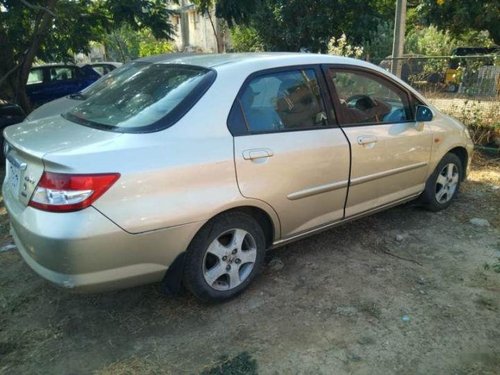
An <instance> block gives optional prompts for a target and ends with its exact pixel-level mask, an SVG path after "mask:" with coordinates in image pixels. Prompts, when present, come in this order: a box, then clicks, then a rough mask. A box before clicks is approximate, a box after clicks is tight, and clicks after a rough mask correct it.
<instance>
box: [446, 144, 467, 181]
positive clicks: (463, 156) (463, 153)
mask: <svg viewBox="0 0 500 375" xmlns="http://www.w3.org/2000/svg"><path fill="white" fill-rule="evenodd" d="M447 154H454V155H456V156H457V157H458V158H459V159H460V161H461V162H462V168H463V170H462V181H463V180H464V179H465V175H466V171H467V168H468V164H469V153H468V152H467V149H466V148H465V147H463V146H457V147H454V148H452V149H450V150H449V151H448V152H447ZM445 155H446V154H445ZM443 157H444V156H443Z"/></svg>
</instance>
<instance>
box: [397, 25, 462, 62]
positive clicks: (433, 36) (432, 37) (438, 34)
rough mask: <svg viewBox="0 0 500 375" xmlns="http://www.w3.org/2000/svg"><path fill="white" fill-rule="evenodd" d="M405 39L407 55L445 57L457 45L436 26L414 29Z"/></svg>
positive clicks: (446, 33) (445, 32)
mask: <svg viewBox="0 0 500 375" xmlns="http://www.w3.org/2000/svg"><path fill="white" fill-rule="evenodd" d="M405 39H406V40H405V50H406V52H407V53H411V54H421V55H426V56H447V55H449V54H450V53H451V51H452V49H453V48H456V47H457V45H458V41H457V39H456V38H455V37H453V36H452V35H451V34H450V33H449V32H448V31H441V30H439V29H438V28H437V27H436V26H430V27H419V28H415V29H414V30H412V31H411V32H409V33H408V34H407V35H406V38H405Z"/></svg>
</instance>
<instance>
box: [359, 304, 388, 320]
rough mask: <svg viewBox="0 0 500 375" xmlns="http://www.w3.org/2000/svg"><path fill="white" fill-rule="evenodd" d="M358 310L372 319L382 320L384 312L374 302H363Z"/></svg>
mask: <svg viewBox="0 0 500 375" xmlns="http://www.w3.org/2000/svg"><path fill="white" fill-rule="evenodd" d="M358 310H359V311H361V312H363V313H365V314H366V315H368V316H371V317H372V318H376V319H380V318H381V317H382V310H381V309H380V307H378V306H377V304H375V303H374V302H362V303H360V304H359V306H358Z"/></svg>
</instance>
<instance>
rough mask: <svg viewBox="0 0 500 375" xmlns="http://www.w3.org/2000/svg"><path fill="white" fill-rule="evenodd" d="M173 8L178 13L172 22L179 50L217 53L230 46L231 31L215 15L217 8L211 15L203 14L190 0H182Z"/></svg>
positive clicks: (175, 41)
mask: <svg viewBox="0 0 500 375" xmlns="http://www.w3.org/2000/svg"><path fill="white" fill-rule="evenodd" d="M172 9H173V10H175V11H176V13H177V14H175V15H173V16H172V24H173V25H174V30H175V36H174V37H173V38H174V43H175V45H176V47H177V49H178V50H179V51H182V52H205V53H215V52H225V51H226V50H227V49H228V48H229V46H230V40H229V32H228V31H227V27H225V24H224V22H223V21H222V20H220V19H217V18H216V17H215V9H213V10H212V11H211V12H210V14H209V15H207V14H205V15H201V14H200V13H199V12H198V11H197V9H196V5H194V4H193V3H191V2H190V1H189V0H180V1H179V4H178V5H175V6H173V7H172ZM216 35H217V37H216ZM217 43H219V48H217Z"/></svg>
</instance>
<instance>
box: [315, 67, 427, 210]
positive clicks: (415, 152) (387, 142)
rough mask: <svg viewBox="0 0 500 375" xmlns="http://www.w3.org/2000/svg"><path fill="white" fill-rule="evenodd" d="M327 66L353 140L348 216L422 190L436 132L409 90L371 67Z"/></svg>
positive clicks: (340, 112) (344, 124)
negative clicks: (418, 118) (418, 116)
mask: <svg viewBox="0 0 500 375" xmlns="http://www.w3.org/2000/svg"><path fill="white" fill-rule="evenodd" d="M324 71H325V75H326V77H327V81H328V84H329V87H330V89H331V90H332V93H333V95H332V97H333V100H334V106H335V108H336V111H337V113H338V117H339V121H340V124H341V127H342V129H343V130H344V132H345V134H346V136H347V138H348V139H349V142H350V143H351V150H352V151H351V152H352V164H351V177H350V184H349V195H348V198H347V202H346V208H345V210H346V212H345V215H346V217H350V216H354V215H357V214H361V213H363V212H367V211H370V210H372V209H374V208H378V207H383V206H385V205H389V204H392V203H395V202H398V201H401V200H403V199H405V198H408V197H411V196H415V195H417V194H419V193H420V192H422V191H423V189H424V185H425V180H426V176H427V173H428V165H429V159H430V155H431V147H432V142H433V137H432V132H431V130H430V128H429V126H428V125H427V124H424V123H418V124H417V123H416V122H415V119H414V112H415V111H414V108H413V107H414V104H412V103H414V101H413V99H412V98H411V96H410V94H409V93H408V92H407V91H406V90H405V89H403V88H402V87H400V86H399V85H398V84H397V83H395V82H393V81H392V80H390V79H389V78H388V77H386V76H385V74H382V73H378V72H376V71H373V70H371V69H370V70H369V69H365V68H358V67H350V66H338V67H334V66H328V67H324Z"/></svg>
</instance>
